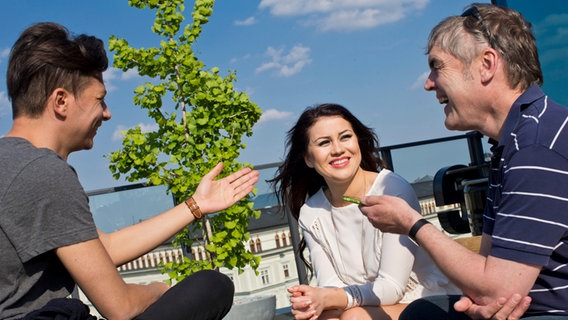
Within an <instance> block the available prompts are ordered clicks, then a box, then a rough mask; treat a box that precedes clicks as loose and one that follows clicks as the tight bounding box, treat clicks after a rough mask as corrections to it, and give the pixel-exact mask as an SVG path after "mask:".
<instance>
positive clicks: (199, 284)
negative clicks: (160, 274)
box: [24, 270, 235, 320]
mask: <svg viewBox="0 0 568 320" xmlns="http://www.w3.org/2000/svg"><path fill="white" fill-rule="evenodd" d="M234 293H235V286H234V285H233V282H232V281H231V279H229V277H227V276H225V275H224V274H222V273H220V272H217V271H212V270H206V271H199V272H196V273H194V274H192V275H190V276H189V277H187V278H185V279H184V280H182V281H180V282H179V283H178V284H176V285H175V286H173V287H172V288H171V289H170V290H168V291H167V292H166V293H165V294H164V295H163V296H162V297H161V298H160V299H158V301H156V302H155V303H154V304H152V305H151V306H149V307H148V309H146V311H144V312H143V313H142V314H141V315H139V316H138V317H136V318H135V320H221V319H223V317H224V316H225V315H226V314H227V313H228V312H229V310H231V307H232V306H233V296H234ZM24 320H96V318H95V317H94V316H92V315H90V314H89V308H88V307H87V306H86V305H84V304H83V302H81V301H80V300H78V299H65V298H60V299H53V300H51V301H50V302H49V303H47V304H46V305H45V306H44V307H43V308H41V309H39V310H36V311H34V312H31V313H29V314H28V315H26V317H25V318H24Z"/></svg>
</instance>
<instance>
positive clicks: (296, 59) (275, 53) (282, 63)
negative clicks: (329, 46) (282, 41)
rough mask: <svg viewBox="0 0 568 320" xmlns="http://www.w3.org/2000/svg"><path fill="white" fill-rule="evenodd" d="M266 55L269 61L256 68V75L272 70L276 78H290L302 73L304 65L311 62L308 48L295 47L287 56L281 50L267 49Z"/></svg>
mask: <svg viewBox="0 0 568 320" xmlns="http://www.w3.org/2000/svg"><path fill="white" fill-rule="evenodd" d="M266 55H267V56H268V57H269V58H270V59H271V61H269V62H265V63H263V64H262V65H261V66H260V67H258V68H256V72H257V73H260V72H263V71H266V70H271V69H274V70H276V72H277V74H278V76H281V77H290V76H293V75H295V74H297V73H299V72H300V71H302V69H303V68H304V67H305V66H306V65H308V64H310V63H311V62H312V59H311V58H310V48H308V47H304V46H302V45H295V46H294V47H293V48H292V49H291V50H290V52H288V53H287V54H284V50H283V49H275V48H273V47H268V49H266Z"/></svg>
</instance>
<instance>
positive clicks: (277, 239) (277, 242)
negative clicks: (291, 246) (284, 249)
mask: <svg viewBox="0 0 568 320" xmlns="http://www.w3.org/2000/svg"><path fill="white" fill-rule="evenodd" d="M274 241H276V248H280V237H279V236H278V233H277V234H276V235H275V236H274ZM284 243H286V239H284Z"/></svg>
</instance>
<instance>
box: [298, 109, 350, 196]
mask: <svg viewBox="0 0 568 320" xmlns="http://www.w3.org/2000/svg"><path fill="white" fill-rule="evenodd" d="M308 139H309V141H308V148H307V152H306V156H305V157H304V160H305V161H306V164H307V165H308V167H310V168H314V169H315V170H316V171H317V172H318V173H319V174H320V175H321V176H322V177H323V178H324V179H325V180H326V181H327V183H328V185H329V184H331V183H334V182H335V183H342V182H349V181H351V180H352V179H353V177H354V176H355V173H356V172H357V170H358V169H359V166H360V164H361V150H360V149H359V141H358V140H357V136H356V135H355V132H354V131H353V127H352V126H351V123H349V122H348V121H347V120H345V119H344V118H342V117H340V116H331V117H321V118H319V119H318V120H317V121H316V122H315V123H314V124H313V126H312V127H311V128H310V129H309V130H308Z"/></svg>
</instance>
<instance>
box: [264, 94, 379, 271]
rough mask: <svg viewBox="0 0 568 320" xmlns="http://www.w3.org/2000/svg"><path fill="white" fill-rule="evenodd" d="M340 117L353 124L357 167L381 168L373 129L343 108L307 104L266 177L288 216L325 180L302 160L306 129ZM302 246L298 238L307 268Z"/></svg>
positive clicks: (296, 215)
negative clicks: (275, 166)
mask: <svg viewBox="0 0 568 320" xmlns="http://www.w3.org/2000/svg"><path fill="white" fill-rule="evenodd" d="M332 116H340V117H342V118H343V119H345V120H347V121H348V122H349V123H350V124H351V126H352V127H353V131H354V132H355V135H356V136H357V140H358V142H359V148H360V150H361V168H363V169H364V170H367V171H379V170H380V169H382V168H384V167H385V165H384V162H383V161H382V160H381V159H380V157H379V153H378V152H379V139H378V138H377V135H376V134H375V132H374V131H373V129H371V128H369V127H367V126H365V125H364V124H363V123H361V121H359V119H357V118H356V117H355V116H354V115H353V114H352V113H351V112H349V110H347V109H346V108H345V107H343V106H341V105H338V104H332V103H326V104H320V105H317V106H313V107H308V108H306V110H304V112H303V113H302V114H301V115H300V118H299V119H298V121H297V122H296V124H295V125H294V126H293V127H292V128H291V129H290V130H289V131H288V133H287V136H286V149H287V153H286V157H285V159H284V162H283V163H282V164H281V165H280V166H279V167H278V170H277V171H276V175H275V177H274V178H273V179H271V180H268V181H267V182H269V183H270V184H271V186H272V188H273V189H274V192H275V194H276V196H277V198H278V201H279V203H280V205H281V206H283V207H286V208H288V209H289V210H290V213H291V214H292V216H293V217H294V218H295V219H296V220H298V218H299V216H300V208H301V207H302V205H303V204H304V203H305V202H306V199H307V198H309V197H311V196H312V195H314V194H315V193H316V192H317V191H318V190H319V189H320V188H322V187H324V186H326V182H325V180H324V178H323V177H322V176H320V175H319V174H318V173H317V172H316V170H315V169H313V168H310V167H308V166H307V165H306V163H305V161H304V156H305V155H306V152H307V149H308V141H309V138H308V130H309V129H310V128H311V127H312V126H313V125H314V123H315V122H316V121H317V120H318V119H319V118H321V117H332ZM305 248H306V242H305V240H304V239H303V238H302V240H301V242H300V245H299V248H298V250H299V253H300V257H301V259H302V261H304V263H305V264H306V266H307V267H308V269H309V270H310V271H313V270H312V266H311V264H310V263H309V262H308V261H306V260H305V258H304V255H303V254H301V253H302V252H303V251H304V249H305Z"/></svg>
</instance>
